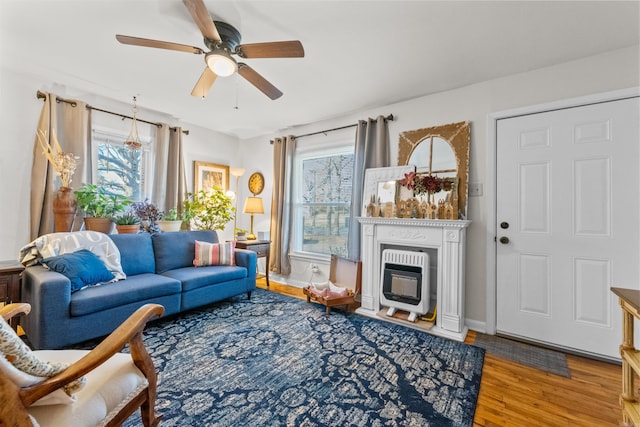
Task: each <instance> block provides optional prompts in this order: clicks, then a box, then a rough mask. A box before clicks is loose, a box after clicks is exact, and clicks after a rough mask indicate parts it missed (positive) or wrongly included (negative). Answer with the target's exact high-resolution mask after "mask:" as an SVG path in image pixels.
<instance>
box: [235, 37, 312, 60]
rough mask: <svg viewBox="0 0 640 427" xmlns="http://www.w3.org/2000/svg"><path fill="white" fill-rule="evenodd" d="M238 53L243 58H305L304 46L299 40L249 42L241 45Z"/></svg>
mask: <svg viewBox="0 0 640 427" xmlns="http://www.w3.org/2000/svg"><path fill="white" fill-rule="evenodd" d="M236 54H237V55H239V56H241V57H243V58H303V57H304V48H303V47H302V43H300V41H299V40H291V41H285V42H267V43H249V44H241V45H239V46H238V47H237V48H236Z"/></svg>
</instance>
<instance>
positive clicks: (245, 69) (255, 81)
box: [238, 62, 282, 100]
mask: <svg viewBox="0 0 640 427" xmlns="http://www.w3.org/2000/svg"><path fill="white" fill-rule="evenodd" d="M238 73H239V74H240V75H241V76H242V77H244V78H245V79H247V81H248V82H249V83H251V84H252V85H254V86H255V87H257V88H258V89H259V90H260V91H261V92H262V93H264V94H265V95H267V96H268V97H269V98H271V99H273V100H275V99H278V98H280V97H281V96H282V92H280V90H279V89H278V88H277V87H275V86H274V85H272V84H271V83H269V82H268V81H267V80H266V79H265V78H264V77H262V76H261V75H260V74H258V73H257V72H256V71H255V70H254V69H253V68H251V67H249V66H248V65H247V64H245V63H242V62H239V63H238Z"/></svg>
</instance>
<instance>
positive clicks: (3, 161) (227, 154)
mask: <svg viewBox="0 0 640 427" xmlns="http://www.w3.org/2000/svg"><path fill="white" fill-rule="evenodd" d="M38 90H42V91H46V92H52V93H55V94H57V95H58V96H61V97H63V98H72V99H79V100H81V101H84V102H86V103H87V104H89V105H91V106H93V107H96V108H100V109H104V110H108V111H113V112H117V113H121V114H125V115H128V116H130V115H131V104H123V103H120V102H117V101H113V100H110V99H106V98H102V97H97V96H95V95H93V94H89V93H84V92H80V91H77V90H74V89H73V88H68V87H65V86H61V85H58V84H56V83H54V82H51V81H48V80H47V79H46V77H42V76H33V75H27V74H17V73H16V72H14V71H11V70H8V69H6V68H0V111H1V112H2V114H0V126H1V128H2V129H3V130H4V132H3V137H2V139H1V140H0V201H2V203H3V205H4V206H2V207H1V208H0V224H2V225H0V260H10V259H11V260H15V259H17V258H18V251H19V249H20V248H21V247H22V246H23V245H25V244H27V243H29V200H30V189H31V164H32V160H33V144H34V138H35V131H36V126H37V124H38V118H39V117H40V110H41V108H42V105H43V101H42V100H40V99H37V98H36V92H37V91H38ZM132 96H133V94H132ZM143 105H144V99H140V98H138V118H140V119H143V120H147V121H152V122H156V121H159V122H165V123H167V124H169V125H170V126H182V127H183V128H184V129H188V130H189V135H184V136H183V140H184V146H185V163H186V168H187V184H188V188H189V191H192V190H193V161H194V160H201V161H206V162H211V163H219V164H226V165H230V166H231V167H236V166H237V167H241V166H242V164H241V163H242V161H243V160H244V159H243V157H242V156H241V153H240V149H239V146H238V143H237V142H238V141H237V139H236V138H235V137H231V136H229V135H225V134H221V133H219V132H214V131H211V130H208V129H203V128H201V127H198V126H195V125H192V124H190V123H185V122H184V121H181V120H178V119H176V118H175V117H172V116H171V115H170V114H164V113H158V112H154V111H149V110H145V109H144V107H143ZM123 123H124V125H123V126H125V127H124V128H123V129H122V130H124V131H126V132H127V133H128V131H129V130H130V128H131V121H129V120H125V121H123ZM230 185H231V187H232V189H234V187H233V185H234V184H232V183H230ZM232 228H233V225H232V224H230V225H228V226H227V227H226V228H225V230H224V231H221V232H219V238H220V240H226V239H230V238H232V237H233V230H232Z"/></svg>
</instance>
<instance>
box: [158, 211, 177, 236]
mask: <svg viewBox="0 0 640 427" xmlns="http://www.w3.org/2000/svg"><path fill="white" fill-rule="evenodd" d="M158 226H159V227H160V230H162V231H180V227H181V226H182V220H181V219H179V218H178V211H177V210H175V209H169V212H166V213H165V214H164V215H163V217H162V219H161V220H160V221H158Z"/></svg>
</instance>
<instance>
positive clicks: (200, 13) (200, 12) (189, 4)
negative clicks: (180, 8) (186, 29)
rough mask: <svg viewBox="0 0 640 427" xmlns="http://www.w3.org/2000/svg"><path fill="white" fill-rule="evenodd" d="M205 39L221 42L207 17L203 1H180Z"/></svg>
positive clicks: (208, 16)
mask: <svg viewBox="0 0 640 427" xmlns="http://www.w3.org/2000/svg"><path fill="white" fill-rule="evenodd" d="M182 3H184V5H185V7H186V8H187V10H188V11H189V13H190V14H191V17H192V18H193V22H195V23H196V25H197V26H198V28H200V32H201V33H202V35H203V36H204V38H205V39H209V40H214V41H217V42H219V41H221V40H222V39H221V38H220V34H218V29H217V28H216V25H215V24H214V23H213V19H211V15H209V11H208V10H207V7H206V6H205V5H204V1H203V0H182Z"/></svg>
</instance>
